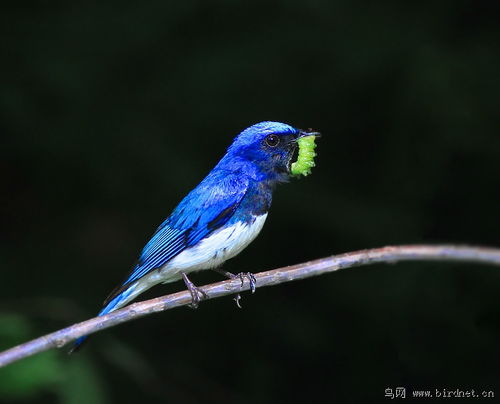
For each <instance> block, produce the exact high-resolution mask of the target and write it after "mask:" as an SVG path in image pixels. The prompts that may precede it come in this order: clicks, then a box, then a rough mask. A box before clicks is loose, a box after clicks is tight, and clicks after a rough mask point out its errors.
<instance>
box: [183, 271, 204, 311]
mask: <svg viewBox="0 0 500 404" xmlns="http://www.w3.org/2000/svg"><path fill="white" fill-rule="evenodd" d="M182 279H183V280H184V283H185V284H186V287H187V288H188V290H189V293H191V304H189V305H188V306H189V307H190V308H192V309H197V308H198V306H199V304H200V302H201V301H202V300H203V299H206V298H208V295H207V293H206V292H204V291H203V290H202V289H200V288H198V287H196V286H195V285H194V283H193V282H191V281H190V280H189V278H188V277H187V275H186V274H185V273H183V274H182Z"/></svg>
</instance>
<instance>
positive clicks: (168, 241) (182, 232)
mask: <svg viewBox="0 0 500 404" xmlns="http://www.w3.org/2000/svg"><path fill="white" fill-rule="evenodd" d="M248 186H249V179H248V178H247V177H245V176H241V175H235V174H231V173H229V172H227V171H222V170H220V171H212V173H210V174H209V175H208V176H207V177H206V178H205V179H204V180H203V181H202V182H201V183H200V184H199V185H198V186H197V187H196V188H195V189H194V190H193V191H191V192H190V193H189V194H188V195H187V196H186V197H185V198H184V199H183V200H182V201H181V203H180V204H179V205H178V206H177V208H176V209H175V210H174V211H173V212H172V214H171V215H170V217H169V218H168V219H167V220H165V221H164V222H163V223H162V224H161V226H160V227H159V228H158V229H157V231H156V233H155V234H154V235H153V237H152V238H151V240H150V241H149V242H148V243H147V244H146V246H145V247H144V249H143V250H142V253H141V256H140V258H139V261H138V262H137V264H136V266H135V267H134V268H133V270H132V272H131V274H130V276H129V277H128V278H127V280H126V281H125V282H124V284H123V285H127V284H130V283H132V282H135V281H137V280H138V279H140V278H142V277H143V276H145V275H147V274H148V273H149V272H151V271H152V270H154V269H157V268H161V267H162V266H164V265H165V264H166V263H167V262H168V261H170V260H171V259H173V258H174V257H175V256H177V255H178V254H180V253H181V252H182V251H184V250H185V249H186V248H189V247H191V246H193V245H195V244H196V243H198V242H199V241H200V240H201V239H203V238H205V237H207V236H208V235H209V234H210V233H212V232H213V231H214V230H216V229H218V228H220V227H221V226H223V225H224V224H225V223H227V221H228V220H229V219H230V218H231V217H232V215H233V213H234V211H235V210H236V209H237V207H238V206H239V204H240V203H241V200H242V199H243V197H244V196H245V194H246V192H247V190H248Z"/></svg>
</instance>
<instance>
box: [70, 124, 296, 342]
mask: <svg viewBox="0 0 500 404" xmlns="http://www.w3.org/2000/svg"><path fill="white" fill-rule="evenodd" d="M304 134H305V133H304V132H301V131H299V130H297V129H295V128H293V127H291V126H289V125H287V124H284V123H279V122H261V123H258V124H256V125H253V126H251V127H249V128H247V129H245V130H244V131H243V132H241V133H240V134H239V135H238V136H237V137H236V138H235V140H234V141H233V143H232V144H231V146H230V147H229V148H228V150H227V152H226V154H225V155H224V157H223V158H222V159H221V160H220V161H219V163H218V164H217V166H216V167H215V168H214V169H213V170H212V171H211V172H210V173H209V174H208V176H207V177H206V178H205V179H204V180H203V181H202V182H201V183H200V184H199V185H198V186H197V187H196V188H195V189H194V190H193V191H191V192H190V193H189V194H188V195H187V196H186V197H185V198H184V199H183V200H182V201H181V202H180V203H179V205H178V206H177V207H176V208H175V209H174V211H173V212H172V213H171V215H170V216H169V217H168V218H167V219H166V220H165V221H164V222H163V223H162V224H161V225H160V227H158V229H157V230H156V232H155V234H154V235H153V236H152V238H151V240H150V241H149V242H148V243H147V244H146V246H145V247H144V249H143V250H142V253H141V255H140V257H139V260H138V262H137V264H136V265H135V266H134V267H133V269H132V271H131V273H130V275H129V276H128V277H127V278H126V279H125V281H124V282H123V283H122V284H121V285H120V286H119V287H118V288H117V289H115V290H114V291H113V292H112V293H111V295H110V296H109V297H108V299H107V300H106V301H105V303H104V308H103V309H102V310H101V312H100V313H99V315H105V314H108V313H110V312H112V311H114V310H116V309H118V308H120V307H123V306H124V305H126V304H127V303H129V302H130V301H132V300H133V299H134V298H135V297H136V296H138V295H139V294H140V293H142V292H143V291H145V290H147V289H149V288H150V287H152V286H153V285H155V284H158V283H167V282H173V281H176V280H178V279H180V278H181V277H182V276H183V274H187V273H189V272H192V271H196V270H200V269H210V268H216V267H218V266H219V265H221V264H222V262H224V261H225V260H227V259H229V258H232V257H233V256H235V255H236V254H238V253H239V252H240V251H241V250H242V249H244V248H245V247H246V246H247V245H248V244H249V243H250V242H251V241H252V240H253V239H254V238H255V237H256V236H257V234H258V233H259V231H260V229H261V228H262V226H263V224H264V221H265V219H266V217H267V212H268V210H269V207H270V205H271V200H272V192H273V189H274V186H275V185H276V184H277V183H279V182H284V181H287V180H288V178H289V176H290V163H291V159H292V156H293V153H294V151H295V149H296V141H297V139H298V138H299V137H300V136H302V135H304ZM85 339H86V337H81V338H80V339H78V340H77V341H76V343H75V346H74V348H73V350H74V349H76V348H78V347H79V346H80V345H81V344H82V342H83V341H84V340H85Z"/></svg>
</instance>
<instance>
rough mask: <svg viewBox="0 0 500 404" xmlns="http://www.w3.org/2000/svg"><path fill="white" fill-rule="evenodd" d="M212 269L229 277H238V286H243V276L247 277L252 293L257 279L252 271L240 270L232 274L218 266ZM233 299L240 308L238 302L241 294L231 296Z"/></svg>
mask: <svg viewBox="0 0 500 404" xmlns="http://www.w3.org/2000/svg"><path fill="white" fill-rule="evenodd" d="M214 270H215V271H216V272H218V273H220V274H222V275H224V276H225V277H226V278H229V279H239V280H240V281H241V286H240V287H243V285H244V284H245V278H246V279H248V283H249V284H250V290H251V292H252V293H255V289H256V283H257V279H256V278H255V275H254V274H253V273H251V272H240V273H238V274H233V273H231V272H228V271H224V270H223V269H220V268H215V269H214ZM233 300H234V301H235V302H236V306H238V308H240V309H241V304H240V300H241V295H240V294H239V293H238V294H237V295H236V296H235V297H234V298H233Z"/></svg>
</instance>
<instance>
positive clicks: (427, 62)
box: [0, 0, 500, 404]
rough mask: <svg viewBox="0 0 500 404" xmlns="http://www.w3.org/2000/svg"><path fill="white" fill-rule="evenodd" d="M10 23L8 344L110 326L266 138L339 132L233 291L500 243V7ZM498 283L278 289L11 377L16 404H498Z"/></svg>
mask: <svg viewBox="0 0 500 404" xmlns="http://www.w3.org/2000/svg"><path fill="white" fill-rule="evenodd" d="M1 7H2V12H1V13H0V27H1V28H0V30H1V31H2V41H0V51H1V53H2V55H3V58H2V59H3V61H2V65H1V68H0V69H1V71H2V75H1V76H0V77H1V78H0V80H1V83H0V84H1V85H0V131H1V133H2V134H3V136H2V139H1V142H0V170H1V172H2V173H3V174H4V175H3V182H2V192H1V194H0V201H1V204H2V209H1V211H2V213H3V215H2V226H1V231H0V257H1V262H2V264H1V265H2V286H3V288H2V293H1V295H0V309H1V310H2V313H4V314H3V315H2V317H1V318H0V322H1V324H0V325H1V327H0V345H1V346H2V347H7V346H10V345H13V344H15V343H18V342H22V341H24V340H26V339H29V338H32V337H35V336H38V335H42V334H44V333H48V332H50V331H53V330H55V329H58V328H61V327H63V326H66V325H68V324H72V323H74V322H76V321H79V320H83V319H86V318H88V317H91V316H93V315H94V314H95V313H96V312H97V311H98V309H99V306H100V303H101V302H102V300H103V299H104V297H105V296H106V295H107V293H108V292H109V291H110V290H111V289H112V288H113V287H114V286H115V284H116V283H118V282H119V281H120V280H121V279H122V278H123V277H124V276H125V274H126V272H127V271H128V270H129V268H130V266H131V264H132V263H133V262H134V260H135V259H136V257H137V255H138V253H139V251H140V249H141V248H142V246H143V245H144V243H145V242H146V241H147V239H148V237H149V236H150V234H151V233H152V232H153V231H154V229H155V226H157V225H158V224H159V223H161V221H162V220H163V219H164V218H165V217H166V216H167V215H168V214H169V212H170V210H171V209H172V208H173V207H174V206H175V204H176V203H177V202H178V201H179V200H180V198H182V196H183V195H185V193H186V192H188V191H189V190H190V189H192V188H193V187H194V186H195V185H196V184H197V183H198V182H199V181H200V180H201V179H202V178H203V176H204V175H205V174H206V173H207V172H208V171H209V170H210V169H211V167H213V165H214V164H215V163H216V162H217V160H218V159H219V158H220V157H221V155H222V154H223V151H224V150H225V148H226V147H227V146H228V145H229V143H230V142H231V139H232V138H233V136H234V135H235V134H237V133H238V132H239V131H240V130H241V129H243V128H245V127H246V126H249V125H250V124H253V123H255V122H258V121H262V120H267V119H272V120H279V121H284V122H288V123H290V124H293V125H296V126H298V127H302V128H309V127H312V128H314V129H316V130H319V131H321V132H322V133H323V136H322V137H321V139H320V140H319V142H318V143H319V145H318V149H317V151H318V158H317V167H316V168H315V170H314V171H313V175H311V176H309V177H307V178H305V179H303V180H300V181H293V182H292V183H290V184H287V185H284V186H282V187H280V188H279V189H278V190H277V192H276V195H275V199H274V202H273V208H272V211H271V214H270V217H269V219H268V221H267V224H266V227H265V229H264V231H263V232H262V234H261V235H260V236H259V238H258V239H257V240H256V241H255V242H254V243H253V244H252V245H251V246H250V247H249V248H248V249H247V250H246V251H245V252H244V253H242V254H241V255H240V256H239V257H237V258H235V259H234V260H232V261H231V262H229V263H228V264H227V265H226V268H227V269H228V270H231V271H233V272H238V271H240V270H252V271H259V270H263V269H270V268H273V267H277V266H282V265H288V264H293V263H297V262H301V261H306V260H308V259H313V258H318V257H321V256H326V255H330V254H333V253H340V252H345V251H351V250H355V249H359V248H369V247H376V246H381V245H387V244H401V243H418V242H457V243H470V244H483V245H499V244H500V236H499V232H498V228H499V221H498V206H499V202H500V190H499V187H498V178H500V165H499V164H498V162H499V159H500V135H499V130H498V129H499V128H500V114H498V94H499V93H500V81H499V80H498V72H499V71H500V53H499V52H498V43H500V31H499V30H498V18H499V17H500V14H499V11H500V10H499V3H498V2H494V1H481V2H474V1H471V0H469V1H465V0H461V1H440V2H419V3H413V2H397V1H394V0H391V1H389V0H385V1H381V2H372V3H370V2H352V1H347V0H336V1H324V0H314V1H298V0H291V1H275V2H264V1H253V2H232V1H223V0H219V1H209V2H206V1H205V2H201V1H194V0H187V1H182V2H176V3H171V2H162V1H155V0H154V1H151V2H147V3H139V2H136V3H123V2H120V3H118V2H115V3H113V2H106V3H102V2H101V3H95V4H94V3H87V2H71V3H61V2H52V3H42V2H33V3H32V4H31V5H30V6H29V7H28V6H27V5H25V4H24V3H19V4H18V3H12V4H9V5H7V4H4V5H2V6H1ZM292 232H300V234H304V235H305V236H304V237H303V239H302V240H301V243H300V245H297V244H296V241H294V240H295V239H296V238H295V237H293V235H291V233H292ZM216 279H220V278H219V277H218V276H217V275H214V274H210V273H201V274H199V275H196V276H195V277H194V281H195V282H196V283H198V284H202V283H204V282H209V281H214V280H216ZM499 285H500V274H499V273H498V270H497V269H496V268H489V267H485V266H477V265H470V264H467V265H458V264H454V265H443V264H438V263H430V264H398V265H395V266H392V265H391V266H387V265H386V266H382V265H380V266H376V267H372V268H360V269H353V270H349V271H343V272H342V271H341V272H339V273H337V274H335V275H330V276H325V277H322V278H319V279H311V280H307V281H303V282H298V283H296V284H288V285H283V286H281V287H275V288H271V289H267V290H266V289H262V290H258V291H257V293H256V294H255V295H254V296H251V297H250V296H247V295H244V296H243V297H244V300H243V302H242V303H243V306H244V309H243V310H236V309H235V307H234V305H233V304H232V302H231V300H230V299H223V300H221V301H214V302H209V303H207V304H204V305H201V307H200V308H199V309H198V310H197V311H190V310H174V311H170V312H168V313H164V314H162V315H158V316H151V317H150V318H147V319H143V320H140V321H138V322H135V323H131V324H126V325H123V326H120V327H117V328H115V329H113V330H110V331H107V332H104V333H102V334H101V335H98V336H96V337H95V338H93V341H92V343H90V344H89V346H88V347H86V349H85V350H84V351H83V352H82V353H81V354H79V355H76V356H74V357H67V356H66V355H65V354H64V353H62V352H56V351H54V352H48V353H46V354H43V355H39V356H35V357H33V358H31V359H27V360H26V361H23V362H20V363H18V364H16V365H13V366H12V367H9V368H6V369H5V370H4V369H2V370H1V371H0V396H1V398H0V401H2V404H3V403H4V402H5V403H25V402H36V403H54V402H61V403H65V402H69V403H72V402H86V403H104V402H122V403H127V402H141V401H142V402H156V401H161V402H175V403H200V402H201V403H203V402H215V401H217V402H228V403H234V402H239V403H250V402H255V401H258V402H260V403H276V402H284V401H289V402H298V401H305V400H307V401H308V402H309V401H311V400H314V399H316V398H318V399H319V398H320V397H321V396H322V395H323V394H325V393H324V392H327V394H328V395H329V396H330V398H331V400H332V401H338V402H360V401H368V402H373V401H376V400H380V399H381V397H383V391H384V389H385V388H386V387H395V386H400V385H403V386H406V387H407V388H408V389H410V388H422V389H427V388H428V389H432V388H435V387H437V388H451V389H453V388H463V389H466V388H469V387H471V388H472V387H473V388H476V389H481V388H486V389H493V390H495V391H496V393H497V395H500V385H499V382H498V380H500V379H499V377H498V358H499V357H500V348H499V347H498V342H497V341H498V337H499V335H500V323H499V318H500V316H499V314H500V306H499V303H498V289H499ZM180 288H182V285H180V284H179V285H171V286H162V287H157V288H154V289H153V290H152V291H150V292H148V293H146V294H145V295H144V296H143V297H144V298H147V297H153V296H158V295H160V294H163V293H167V292H171V291H174V290H178V289H180Z"/></svg>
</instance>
